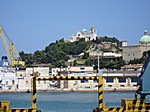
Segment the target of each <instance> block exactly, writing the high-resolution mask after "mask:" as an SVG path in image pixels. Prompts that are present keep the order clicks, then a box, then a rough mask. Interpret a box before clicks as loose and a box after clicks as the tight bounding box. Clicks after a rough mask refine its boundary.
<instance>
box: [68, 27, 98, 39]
mask: <svg viewBox="0 0 150 112" xmlns="http://www.w3.org/2000/svg"><path fill="white" fill-rule="evenodd" d="M96 37H97V31H96V28H95V27H94V26H92V27H91V29H90V34H88V33H87V31H86V29H83V30H82V31H81V32H80V31H78V32H77V33H76V34H72V36H71V39H70V42H75V41H78V40H79V39H81V38H84V39H85V41H92V40H96Z"/></svg>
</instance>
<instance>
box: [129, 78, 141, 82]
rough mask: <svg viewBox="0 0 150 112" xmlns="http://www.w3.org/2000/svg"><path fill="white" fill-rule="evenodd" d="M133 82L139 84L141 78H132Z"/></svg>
mask: <svg viewBox="0 0 150 112" xmlns="http://www.w3.org/2000/svg"><path fill="white" fill-rule="evenodd" d="M131 82H139V78H138V77H132V78H131Z"/></svg>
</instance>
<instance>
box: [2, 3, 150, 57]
mask: <svg viewBox="0 0 150 112" xmlns="http://www.w3.org/2000/svg"><path fill="white" fill-rule="evenodd" d="M0 11H1V13H0V24H1V25H2V26H3V28H4V30H5V32H6V33H7V35H9V38H10V39H11V40H12V41H13V42H14V44H15V48H16V49H17V50H18V51H24V52H25V53H33V52H34V51H36V50H43V49H44V48H45V47H46V46H48V45H49V44H50V43H51V42H55V41H56V40H59V39H61V38H65V39H66V40H69V39H70V36H71V35H72V34H75V33H76V32H77V31H81V30H82V29H83V28H85V29H86V30H87V32H89V29H90V28H91V26H95V27H96V29H97V33H98V35H99V36H110V37H117V38H118V39H119V40H120V41H121V40H127V41H128V45H131V44H138V42H139V39H140V38H141V36H142V35H143V33H144V30H145V29H147V30H148V31H149V32H150V14H149V11H150V0H1V1H0ZM149 34H150V33H149ZM5 54H6V53H5V50H4V46H3V45H2V40H0V56H2V55H5Z"/></svg>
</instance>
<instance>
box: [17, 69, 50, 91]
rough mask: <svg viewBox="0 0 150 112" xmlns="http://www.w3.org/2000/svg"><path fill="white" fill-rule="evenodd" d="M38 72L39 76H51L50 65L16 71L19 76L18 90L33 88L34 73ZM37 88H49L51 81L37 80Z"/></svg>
mask: <svg viewBox="0 0 150 112" xmlns="http://www.w3.org/2000/svg"><path fill="white" fill-rule="evenodd" d="M34 72H38V77H44V78H48V77H49V67H33V68H26V69H24V70H18V71H16V75H17V77H18V91H27V90H31V89H32V79H33V73H34ZM36 83H37V90H49V89H50V85H51V81H37V82H36Z"/></svg>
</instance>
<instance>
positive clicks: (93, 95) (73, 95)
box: [0, 92, 134, 112]
mask: <svg viewBox="0 0 150 112" xmlns="http://www.w3.org/2000/svg"><path fill="white" fill-rule="evenodd" d="M133 98H134V93H133V92H105V93H104V102H106V106H121V99H133ZM0 100H9V101H10V107H11V108H31V103H32V95H31V94H30V93H14V94H12V93H9V94H0ZM96 107H98V93H97V92H66V93H63V92H51V93H37V108H38V109H39V110H41V111H42V112H92V111H93V109H94V108H96Z"/></svg>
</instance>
